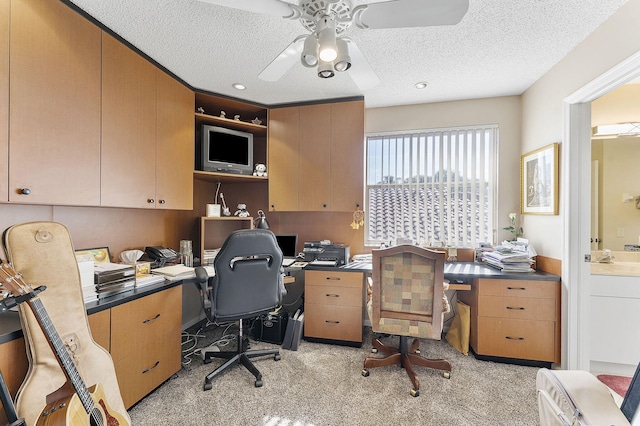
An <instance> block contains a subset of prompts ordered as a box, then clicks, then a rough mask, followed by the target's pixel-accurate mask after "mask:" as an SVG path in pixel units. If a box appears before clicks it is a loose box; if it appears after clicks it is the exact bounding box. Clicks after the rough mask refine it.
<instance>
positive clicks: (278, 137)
mask: <svg viewBox="0 0 640 426" xmlns="http://www.w3.org/2000/svg"><path fill="white" fill-rule="evenodd" d="M299 122H300V109H299V108H298V107H291V108H277V109H272V110H270V111H269V126H268V127H269V147H268V150H269V160H268V168H267V172H268V173H269V210H270V211H297V210H298V188H299V182H298V175H299V173H300V168H299V157H300V153H299V140H300V130H299Z"/></svg>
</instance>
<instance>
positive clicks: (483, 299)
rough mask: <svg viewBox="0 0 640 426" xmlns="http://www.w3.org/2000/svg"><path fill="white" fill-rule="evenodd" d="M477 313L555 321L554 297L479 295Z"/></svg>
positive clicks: (483, 315) (486, 315)
mask: <svg viewBox="0 0 640 426" xmlns="http://www.w3.org/2000/svg"><path fill="white" fill-rule="evenodd" d="M478 315H479V316H481V317H498V318H515V319H528V320H542V321H555V319H556V301H555V299H537V298H533V297H498V296H479V297H478Z"/></svg>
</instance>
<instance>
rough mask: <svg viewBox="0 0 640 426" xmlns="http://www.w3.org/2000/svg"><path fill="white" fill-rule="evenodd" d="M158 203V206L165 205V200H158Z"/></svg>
mask: <svg viewBox="0 0 640 426" xmlns="http://www.w3.org/2000/svg"><path fill="white" fill-rule="evenodd" d="M158 202H159V203H160V204H165V203H166V201H165V200H160V201H158Z"/></svg>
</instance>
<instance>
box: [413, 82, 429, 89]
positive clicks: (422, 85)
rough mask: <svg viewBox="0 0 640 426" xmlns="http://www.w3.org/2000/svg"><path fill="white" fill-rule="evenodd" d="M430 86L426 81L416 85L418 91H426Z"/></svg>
mask: <svg viewBox="0 0 640 426" xmlns="http://www.w3.org/2000/svg"><path fill="white" fill-rule="evenodd" d="M428 85H429V83H427V82H426V81H421V82H419V83H416V89H424V88H425V87H427V86H428Z"/></svg>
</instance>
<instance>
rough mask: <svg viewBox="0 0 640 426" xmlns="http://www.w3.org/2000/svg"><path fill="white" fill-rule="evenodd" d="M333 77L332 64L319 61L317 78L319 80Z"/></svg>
mask: <svg viewBox="0 0 640 426" xmlns="http://www.w3.org/2000/svg"><path fill="white" fill-rule="evenodd" d="M334 75H335V73H334V72H333V63H332V62H325V61H322V60H321V61H320V63H319V64H318V77H320V78H331V77H333V76H334Z"/></svg>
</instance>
